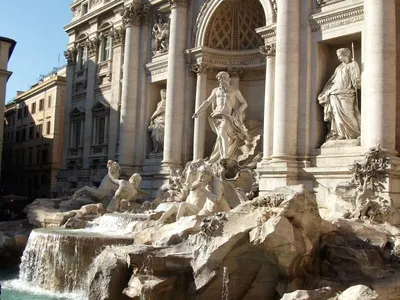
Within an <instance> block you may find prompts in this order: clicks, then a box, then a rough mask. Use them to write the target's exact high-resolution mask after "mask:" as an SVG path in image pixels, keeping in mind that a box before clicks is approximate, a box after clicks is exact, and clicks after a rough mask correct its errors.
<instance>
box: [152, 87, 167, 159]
mask: <svg viewBox="0 0 400 300" xmlns="http://www.w3.org/2000/svg"><path fill="white" fill-rule="evenodd" d="M160 95H161V101H160V102H158V104H157V108H156V111H155V112H154V113H153V115H152V116H151V118H150V126H149V127H148V129H149V131H151V139H152V141H153V153H161V152H162V150H163V146H164V128H165V103H166V97H167V91H166V90H165V89H162V90H161V91H160Z"/></svg>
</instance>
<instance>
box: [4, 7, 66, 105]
mask: <svg viewBox="0 0 400 300" xmlns="http://www.w3.org/2000/svg"><path fill="white" fill-rule="evenodd" d="M71 3H72V0H37V1H34V0H0V7H1V18H0V36H4V37H8V38H11V39H14V40H15V41H16V42H17V45H16V47H15V49H14V52H13V55H12V56H11V59H10V62H9V64H8V69H9V70H10V71H11V72H13V74H12V76H11V77H10V79H9V80H8V83H7V92H6V102H7V101H8V100H10V99H11V98H13V97H15V95H16V92H17V91H18V90H27V89H28V88H29V86H31V85H32V84H34V83H35V82H37V81H38V79H39V76H40V75H41V74H47V73H48V72H50V71H51V70H52V69H53V67H56V66H57V65H58V64H60V65H63V64H65V63H66V60H65V57H64V54H63V53H64V50H65V49H66V47H67V43H68V36H67V34H66V33H65V32H64V30H63V27H64V26H65V25H66V24H68V23H69V21H70V20H71V18H72V12H71V10H70V8H69V5H70V4H71Z"/></svg>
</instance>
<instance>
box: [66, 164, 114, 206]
mask: <svg viewBox="0 0 400 300" xmlns="http://www.w3.org/2000/svg"><path fill="white" fill-rule="evenodd" d="M107 169H108V173H107V175H106V176H104V178H103V180H102V181H101V183H100V185H99V187H98V188H96V187H92V186H87V185H86V186H84V187H82V188H80V189H79V190H77V191H76V192H75V193H74V194H73V195H72V198H71V200H72V202H74V201H76V199H78V197H79V196H82V195H85V196H86V197H88V198H90V199H91V200H93V201H95V202H102V203H103V205H104V207H107V204H108V202H109V201H110V199H111V197H113V196H114V194H115V192H116V190H117V189H118V184H115V182H114V181H113V180H117V179H118V178H119V175H120V173H121V167H120V166H119V165H118V163H117V162H115V161H112V160H109V161H108V162H107Z"/></svg>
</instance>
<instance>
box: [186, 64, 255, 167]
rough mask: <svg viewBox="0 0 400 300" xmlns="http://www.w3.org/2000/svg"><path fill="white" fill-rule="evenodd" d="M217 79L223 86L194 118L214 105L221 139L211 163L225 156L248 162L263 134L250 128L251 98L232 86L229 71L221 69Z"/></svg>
mask: <svg viewBox="0 0 400 300" xmlns="http://www.w3.org/2000/svg"><path fill="white" fill-rule="evenodd" d="M217 79H218V82H219V87H217V88H215V89H214V90H213V91H212V93H211V95H210V97H209V98H208V99H207V100H206V101H204V102H203V104H202V105H200V107H199V108H198V109H197V111H196V112H195V113H194V114H193V118H197V117H198V116H199V115H200V114H202V113H204V112H205V111H206V110H207V107H209V106H210V105H211V106H212V113H211V115H210V116H209V122H210V126H211V129H212V130H213V131H214V132H215V133H216V134H217V140H216V142H215V145H214V148H213V151H212V153H211V156H210V158H209V160H208V162H209V163H211V164H213V163H215V162H217V161H220V160H221V159H231V160H237V161H238V162H240V161H244V160H246V159H247V158H248V157H249V156H251V155H253V154H254V152H255V148H256V146H257V141H258V140H259V138H260V135H259V134H256V135H255V134H253V133H250V132H249V131H248V128H246V125H245V109H246V108H247V101H246V100H245V99H244V97H243V96H242V93H241V92H240V91H239V90H236V89H234V88H233V87H231V84H230V82H231V79H230V76H229V74H228V73H227V72H225V71H222V72H219V73H218V74H217Z"/></svg>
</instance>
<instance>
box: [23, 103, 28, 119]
mask: <svg viewBox="0 0 400 300" xmlns="http://www.w3.org/2000/svg"><path fill="white" fill-rule="evenodd" d="M27 116H29V108H28V106H27V105H26V106H24V118H26V117H27Z"/></svg>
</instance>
